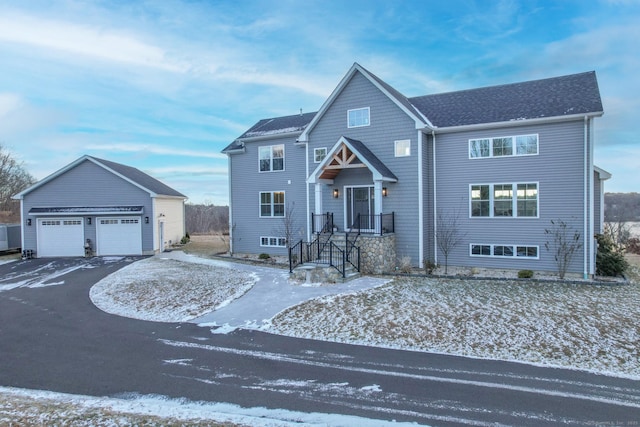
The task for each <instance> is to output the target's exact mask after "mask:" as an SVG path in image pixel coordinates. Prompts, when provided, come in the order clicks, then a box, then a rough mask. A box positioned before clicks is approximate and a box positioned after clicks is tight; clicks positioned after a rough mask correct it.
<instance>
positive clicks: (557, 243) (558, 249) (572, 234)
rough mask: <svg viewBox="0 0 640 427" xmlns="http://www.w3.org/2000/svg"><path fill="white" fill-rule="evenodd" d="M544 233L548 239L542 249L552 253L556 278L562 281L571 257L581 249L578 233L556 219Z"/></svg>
mask: <svg viewBox="0 0 640 427" xmlns="http://www.w3.org/2000/svg"><path fill="white" fill-rule="evenodd" d="M544 233H545V234H546V235H547V236H548V238H549V239H550V240H547V241H546V242H545V244H544V247H545V248H546V249H547V251H549V252H551V253H553V258H554V260H555V262H556V267H557V268H558V276H559V277H560V278H561V279H564V276H565V274H566V273H567V270H568V269H569V266H570V265H571V260H572V259H573V256H574V255H575V253H576V252H577V251H578V250H580V248H581V247H582V242H581V241H580V237H581V236H580V232H579V231H577V230H574V229H573V227H571V225H569V224H567V222H565V221H563V220H561V219H557V220H555V221H554V220H551V227H550V228H546V229H545V230H544Z"/></svg>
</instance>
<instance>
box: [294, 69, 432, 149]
mask: <svg viewBox="0 0 640 427" xmlns="http://www.w3.org/2000/svg"><path fill="white" fill-rule="evenodd" d="M355 73H360V74H362V76H364V77H365V78H366V79H367V80H369V82H371V84H373V85H374V86H375V87H376V88H378V90H380V92H382V93H383V94H384V95H385V96H386V97H387V98H389V99H390V100H391V102H393V103H394V104H396V105H397V106H398V108H400V109H401V110H402V111H404V113H405V114H406V115H408V116H409V117H410V118H411V119H412V120H413V121H414V122H415V124H416V129H422V128H424V127H425V126H427V127H433V126H432V125H431V123H430V122H429V120H428V119H427V118H426V117H424V115H422V113H420V112H419V111H418V110H417V109H416V112H417V113H418V115H416V114H415V113H414V112H413V111H411V110H409V109H407V107H406V106H405V105H403V104H402V103H401V102H400V101H399V100H398V99H397V98H396V97H395V96H393V95H392V94H391V93H389V91H388V90H387V89H385V88H384V87H383V86H382V85H381V84H380V83H379V82H378V81H377V80H376V79H375V78H373V77H372V76H371V74H370V73H369V72H368V71H367V70H365V69H364V68H362V66H360V64H358V63H357V62H354V63H353V65H352V66H351V68H350V69H349V71H348V72H347V74H345V76H344V77H343V78H342V80H340V83H338V86H336V88H335V89H334V90H333V92H331V95H330V96H329V98H327V100H326V101H325V102H324V104H322V107H321V108H320V110H318V112H317V113H316V115H315V116H314V117H313V120H311V122H310V123H309V125H308V126H307V127H306V128H305V130H304V131H303V132H302V134H301V135H300V137H299V138H298V141H297V142H308V141H309V133H310V132H311V130H312V129H313V128H314V127H315V126H316V124H317V123H318V122H319V121H320V119H321V118H322V116H324V114H325V113H326V112H327V110H328V109H329V107H331V105H332V104H333V102H334V101H335V100H336V98H337V97H338V95H340V93H342V91H343V90H344V88H345V87H346V86H347V84H348V83H349V82H350V81H351V78H352V77H353V76H354V75H355ZM407 102H408V101H407ZM414 108H415V107H414Z"/></svg>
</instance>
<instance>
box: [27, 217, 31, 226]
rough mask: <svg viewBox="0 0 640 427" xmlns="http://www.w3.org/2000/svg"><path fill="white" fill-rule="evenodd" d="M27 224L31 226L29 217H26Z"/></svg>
mask: <svg viewBox="0 0 640 427" xmlns="http://www.w3.org/2000/svg"><path fill="white" fill-rule="evenodd" d="M27 225H29V226H31V218H27Z"/></svg>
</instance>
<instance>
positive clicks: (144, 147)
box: [86, 142, 227, 160]
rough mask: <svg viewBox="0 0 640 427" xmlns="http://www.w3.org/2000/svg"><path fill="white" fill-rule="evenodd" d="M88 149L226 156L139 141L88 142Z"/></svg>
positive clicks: (221, 157)
mask: <svg viewBox="0 0 640 427" xmlns="http://www.w3.org/2000/svg"><path fill="white" fill-rule="evenodd" d="M86 149H88V150H94V151H108V152H110V153H118V152H120V153H144V154H158V155H168V156H181V157H198V158H202V157H205V158H209V159H225V160H226V158H227V156H226V155H225V154H222V153H217V152H213V151H211V150H209V149H207V150H189V149H181V148H174V147H170V146H162V145H153V144H139V143H135V142H133V143H120V144H109V143H97V144H93V143H92V144H89V145H87V146H86Z"/></svg>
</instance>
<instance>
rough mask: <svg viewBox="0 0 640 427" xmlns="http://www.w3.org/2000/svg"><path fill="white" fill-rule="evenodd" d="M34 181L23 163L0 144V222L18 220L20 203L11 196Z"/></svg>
mask: <svg viewBox="0 0 640 427" xmlns="http://www.w3.org/2000/svg"><path fill="white" fill-rule="evenodd" d="M35 182H36V179H35V178H34V177H33V176H31V174H29V172H27V170H26V169H25V168H24V166H23V164H22V163H19V162H18V161H17V160H16V159H14V158H13V156H12V155H11V153H9V152H8V151H7V150H5V149H4V147H3V146H2V145H1V144H0V222H4V221H6V222H15V221H19V220H20V203H17V201H15V200H13V199H12V197H13V196H15V195H16V194H18V193H19V192H21V191H22V190H24V189H26V188H27V187H29V186H30V185H33V184H35Z"/></svg>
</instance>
